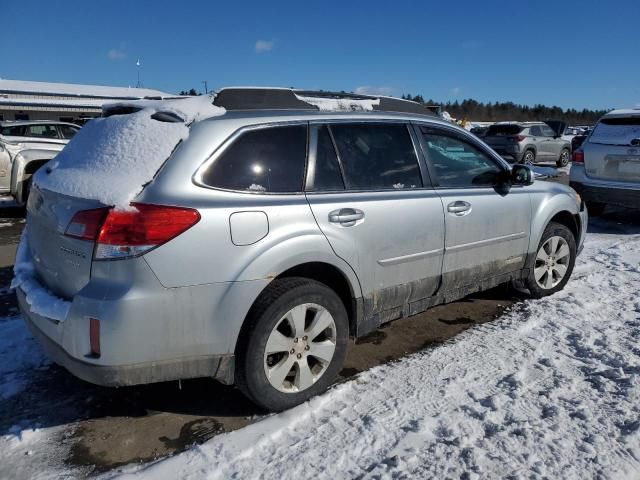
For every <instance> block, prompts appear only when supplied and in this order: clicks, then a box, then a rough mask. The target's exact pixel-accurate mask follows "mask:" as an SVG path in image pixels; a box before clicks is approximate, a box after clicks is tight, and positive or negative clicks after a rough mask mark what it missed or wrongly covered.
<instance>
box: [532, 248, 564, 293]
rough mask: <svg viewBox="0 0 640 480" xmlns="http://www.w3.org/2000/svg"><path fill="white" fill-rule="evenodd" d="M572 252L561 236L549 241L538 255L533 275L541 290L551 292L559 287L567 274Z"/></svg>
mask: <svg viewBox="0 0 640 480" xmlns="http://www.w3.org/2000/svg"><path fill="white" fill-rule="evenodd" d="M570 260H571V250H570V248H569V244H568V243H567V241H566V240H565V239H564V238H563V237H560V236H553V237H550V238H548V239H547V241H545V242H544V243H543V244H542V246H541V247H540V249H539V250H538V253H537V255H536V264H535V267H534V269H533V274H534V277H535V279H536V283H537V284H538V285H539V286H540V288H544V289H545V290H550V289H552V288H554V287H555V286H556V285H558V284H559V283H560V282H561V281H562V279H563V278H564V277H565V275H566V274H567V270H568V268H569V261H570Z"/></svg>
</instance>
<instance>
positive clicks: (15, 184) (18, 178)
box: [10, 149, 60, 203]
mask: <svg viewBox="0 0 640 480" xmlns="http://www.w3.org/2000/svg"><path fill="white" fill-rule="evenodd" d="M58 153H60V152H59V150H46V149H28V150H22V151H20V152H18V153H17V154H16V155H15V156H14V157H13V163H12V165H11V186H10V192H11V195H13V197H14V198H15V200H16V202H18V203H23V198H22V187H23V184H24V180H25V173H24V171H25V169H26V167H27V165H29V164H30V163H32V162H35V161H42V160H45V161H46V162H48V161H49V160H51V159H52V158H54V157H55V156H56V155H57V154H58Z"/></svg>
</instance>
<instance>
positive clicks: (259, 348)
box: [236, 277, 349, 411]
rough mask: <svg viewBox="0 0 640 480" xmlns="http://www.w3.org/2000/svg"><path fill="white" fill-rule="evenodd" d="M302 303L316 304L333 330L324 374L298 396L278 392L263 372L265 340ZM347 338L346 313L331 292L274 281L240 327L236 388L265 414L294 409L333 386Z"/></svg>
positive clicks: (311, 283) (301, 281)
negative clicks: (332, 344)
mask: <svg viewBox="0 0 640 480" xmlns="http://www.w3.org/2000/svg"><path fill="white" fill-rule="evenodd" d="M305 303H314V304H317V305H319V306H321V307H323V308H325V309H326V310H328V312H329V313H330V314H331V316H332V317H333V320H334V322H335V326H336V328H335V330H336V331H335V337H336V339H335V350H334V354H333V357H332V358H331V360H330V362H329V363H328V365H327V366H326V368H325V370H324V373H323V374H322V375H321V376H320V377H319V378H318V379H317V380H316V381H315V383H313V384H312V385H311V386H310V387H308V388H307V389H305V390H302V391H299V392H282V391H280V390H278V389H276V388H275V387H274V386H273V385H272V384H271V383H270V382H269V379H268V378H267V374H266V372H265V349H266V345H267V340H268V339H269V336H270V335H271V333H272V331H273V330H274V329H275V328H276V326H277V325H278V324H279V323H280V322H281V321H282V319H283V317H284V316H285V314H287V312H289V311H290V310H291V309H292V308H294V307H296V306H298V305H302V304H305ZM305 338H306V337H305ZM348 338H349V320H348V317H347V311H346V309H345V307H344V304H343V303H342V300H340V297H339V296H338V295H337V294H336V293H335V292H334V291H333V290H331V289H330V288H329V287H327V286H326V285H324V284H322V283H320V282H317V281H315V280H310V279H307V278H299V277H291V278H282V279H276V280H274V281H273V282H272V283H271V284H270V285H269V286H268V287H267V288H266V289H265V291H264V292H262V293H261V294H260V296H259V297H258V299H257V300H256V301H255V303H254V305H253V306H252V307H251V310H250V311H249V314H248V317H247V321H246V324H245V326H243V329H242V333H241V337H240V339H239V344H238V348H237V349H236V384H237V386H238V387H239V388H240V390H241V391H242V392H243V393H244V394H245V395H246V396H247V397H249V398H250V399H251V400H252V401H253V402H254V403H256V404H257V405H259V406H261V407H263V408H265V409H267V410H270V411H281V410H285V409H288V408H291V407H294V406H296V405H298V404H300V403H303V402H305V401H307V400H309V399H310V398H311V397H313V396H315V395H318V394H320V393H322V392H324V391H325V390H326V389H327V388H328V387H329V386H330V385H331V384H332V383H333V381H334V380H335V378H336V377H337V375H338V373H339V372H340V370H341V369H342V365H343V363H344V357H345V355H346V351H347V340H348ZM298 358H299V357H298Z"/></svg>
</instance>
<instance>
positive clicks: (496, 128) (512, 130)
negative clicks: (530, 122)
mask: <svg viewBox="0 0 640 480" xmlns="http://www.w3.org/2000/svg"><path fill="white" fill-rule="evenodd" d="M520 132H522V127H521V126H519V125H513V124H504V125H491V126H490V127H489V130H487V137H508V136H510V135H518V134H519V133H520Z"/></svg>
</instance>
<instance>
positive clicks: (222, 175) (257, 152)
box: [202, 125, 307, 193]
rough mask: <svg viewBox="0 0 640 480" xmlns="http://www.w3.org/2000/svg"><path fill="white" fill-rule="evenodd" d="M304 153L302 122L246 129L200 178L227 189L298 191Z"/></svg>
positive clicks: (302, 171) (301, 178) (304, 126)
mask: <svg viewBox="0 0 640 480" xmlns="http://www.w3.org/2000/svg"><path fill="white" fill-rule="evenodd" d="M306 156H307V127H306V125H295V126H285V127H269V128H260V129H257V130H249V131H247V132H245V133H243V134H242V135H240V137H238V138H237V139H236V140H235V141H234V142H233V143H232V144H231V145H230V146H229V147H228V148H226V149H225V150H224V152H223V153H222V155H220V156H219V157H218V158H217V159H216V160H215V161H214V162H213V164H211V165H210V166H209V168H208V169H207V171H206V172H205V173H204V174H203V176H202V181H203V182H204V183H205V184H206V185H210V186H212V187H217V188H225V189H230V190H246V191H249V192H274V193H291V192H301V191H302V184H303V177H304V168H305V161H306Z"/></svg>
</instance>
